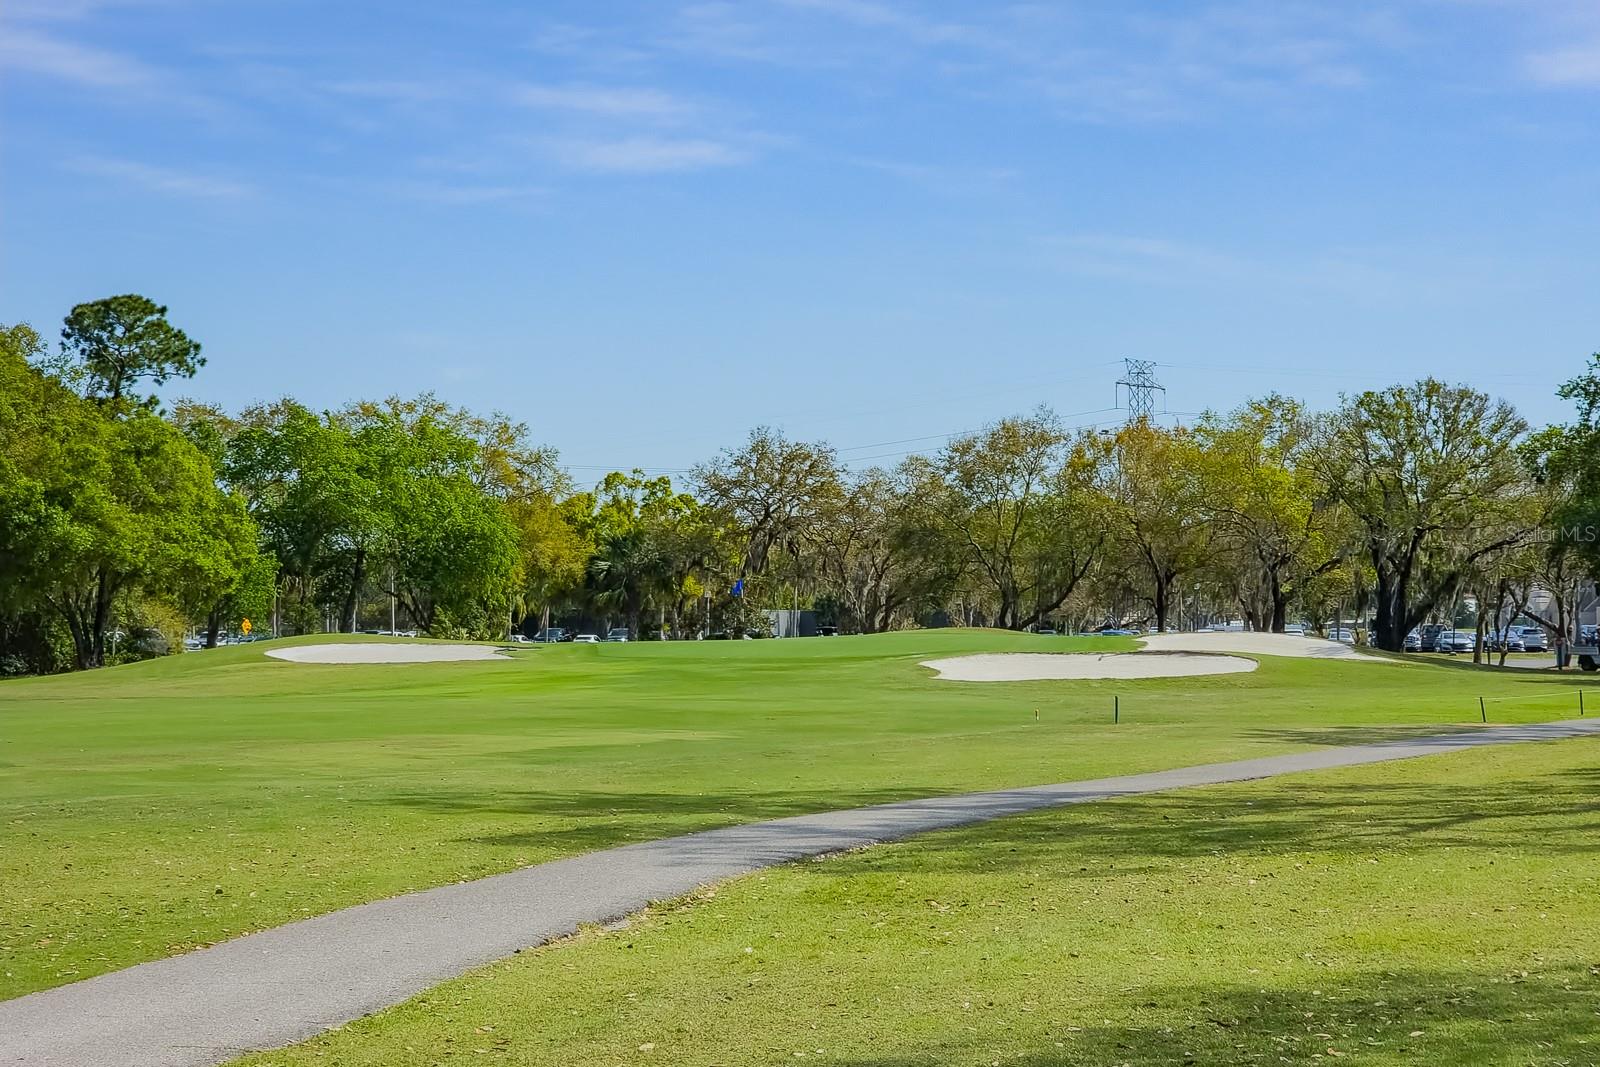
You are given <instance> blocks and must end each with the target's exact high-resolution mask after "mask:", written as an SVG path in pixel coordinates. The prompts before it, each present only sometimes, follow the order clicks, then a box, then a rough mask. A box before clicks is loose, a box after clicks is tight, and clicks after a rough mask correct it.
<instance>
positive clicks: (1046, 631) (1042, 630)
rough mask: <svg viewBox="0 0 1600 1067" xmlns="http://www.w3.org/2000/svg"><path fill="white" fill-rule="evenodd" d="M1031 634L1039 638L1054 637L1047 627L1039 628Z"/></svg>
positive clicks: (1052, 631)
mask: <svg viewBox="0 0 1600 1067" xmlns="http://www.w3.org/2000/svg"><path fill="white" fill-rule="evenodd" d="M1033 632H1034V633H1036V634H1038V635H1039V636H1040V637H1054V636H1055V635H1056V632H1055V631H1054V630H1052V629H1051V628H1050V627H1048V626H1041V627H1039V628H1038V629H1037V630H1035V631H1033Z"/></svg>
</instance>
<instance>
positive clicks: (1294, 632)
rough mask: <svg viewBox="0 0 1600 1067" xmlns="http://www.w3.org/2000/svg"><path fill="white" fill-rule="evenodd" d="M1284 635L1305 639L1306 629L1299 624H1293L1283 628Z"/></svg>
mask: <svg viewBox="0 0 1600 1067" xmlns="http://www.w3.org/2000/svg"><path fill="white" fill-rule="evenodd" d="M1283 634H1284V636H1285V637H1304V636H1305V635H1306V628H1305V627H1304V626H1301V625H1300V624H1299V623H1297V622H1291V623H1289V624H1288V625H1287V626H1285V627H1284V628H1283Z"/></svg>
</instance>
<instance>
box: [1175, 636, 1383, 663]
mask: <svg viewBox="0 0 1600 1067" xmlns="http://www.w3.org/2000/svg"><path fill="white" fill-rule="evenodd" d="M1143 641H1144V647H1145V648H1146V649H1147V650H1148V651H1150V652H1223V653H1227V652H1234V653H1238V654H1241V655H1246V656H1296V657H1302V658H1307V659H1339V660H1360V661H1361V662H1363V663H1388V662H1390V661H1389V660H1386V659H1382V658H1380V657H1378V656H1369V655H1367V654H1366V653H1364V652H1358V651H1356V650H1355V649H1353V648H1351V647H1350V646H1349V645H1346V644H1342V643H1340V642H1338V641H1329V640H1328V639H1327V638H1324V637H1295V636H1293V635H1292V634H1263V633H1213V632H1210V631H1202V632H1200V633H1192V634H1151V635H1150V636H1148V637H1146V638H1143Z"/></svg>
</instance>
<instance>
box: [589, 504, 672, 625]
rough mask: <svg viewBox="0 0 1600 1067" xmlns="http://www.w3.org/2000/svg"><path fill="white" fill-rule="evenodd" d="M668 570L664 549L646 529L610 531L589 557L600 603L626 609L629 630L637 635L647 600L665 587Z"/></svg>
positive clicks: (591, 582)
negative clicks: (662, 549) (664, 558)
mask: <svg viewBox="0 0 1600 1067" xmlns="http://www.w3.org/2000/svg"><path fill="white" fill-rule="evenodd" d="M666 572H667V567H666V564H665V561H664V560H663V559H662V556H661V553H660V552H659V551H658V550H657V547H656V545H655V544H654V541H653V539H652V538H650V537H649V536H648V535H647V534H646V533H645V531H643V530H640V529H637V528H636V529H632V530H624V531H620V532H616V533H608V534H606V535H605V536H603V537H602V538H601V539H600V544H599V546H598V547H597V548H596V550H595V554H594V556H593V557H592V558H591V559H590V560H589V587H590V589H591V590H592V591H593V593H594V600H595V603H596V604H602V605H609V606H613V607H617V608H620V609H621V610H622V612H623V613H624V614H625V615H626V616H627V617H628V631H629V633H630V634H632V635H633V636H634V637H637V636H638V634H639V616H640V615H641V614H643V612H644V606H645V601H646V600H647V599H649V597H650V595H651V594H652V593H653V592H655V591H656V590H657V589H659V588H660V587H661V585H662V584H663V582H664V581H665V580H666V578H667V573H666Z"/></svg>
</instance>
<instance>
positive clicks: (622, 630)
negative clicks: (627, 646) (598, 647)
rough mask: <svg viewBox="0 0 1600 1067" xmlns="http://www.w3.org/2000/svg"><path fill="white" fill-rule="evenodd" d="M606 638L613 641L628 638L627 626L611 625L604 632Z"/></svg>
mask: <svg viewBox="0 0 1600 1067" xmlns="http://www.w3.org/2000/svg"><path fill="white" fill-rule="evenodd" d="M606 640H607V641H613V642H621V641H628V640H630V637H629V635H628V628H627V627H626V626H614V627H612V628H611V630H610V631H609V632H608V633H607V634H606Z"/></svg>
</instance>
